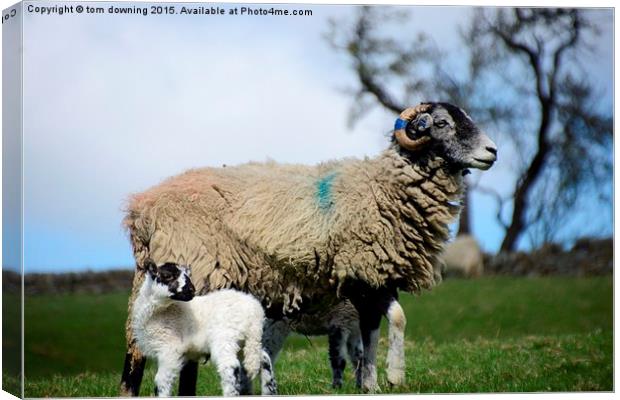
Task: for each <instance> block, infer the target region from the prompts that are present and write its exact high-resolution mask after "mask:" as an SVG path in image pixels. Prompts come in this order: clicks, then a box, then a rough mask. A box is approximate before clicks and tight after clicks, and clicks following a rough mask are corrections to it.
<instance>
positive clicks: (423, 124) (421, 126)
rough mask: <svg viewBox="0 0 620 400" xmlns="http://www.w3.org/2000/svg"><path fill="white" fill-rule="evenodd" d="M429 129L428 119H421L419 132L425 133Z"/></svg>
mask: <svg viewBox="0 0 620 400" xmlns="http://www.w3.org/2000/svg"><path fill="white" fill-rule="evenodd" d="M427 127H428V126H427V125H426V118H420V121H418V130H420V131H423V130H426V128H427Z"/></svg>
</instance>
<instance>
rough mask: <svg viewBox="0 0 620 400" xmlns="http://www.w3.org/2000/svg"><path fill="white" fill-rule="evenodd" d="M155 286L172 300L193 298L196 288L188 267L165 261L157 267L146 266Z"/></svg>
mask: <svg viewBox="0 0 620 400" xmlns="http://www.w3.org/2000/svg"><path fill="white" fill-rule="evenodd" d="M147 268H148V271H149V273H150V274H151V278H152V279H153V280H154V281H155V286H156V287H157V288H158V289H160V290H161V291H162V294H163V293H165V296H166V297H169V298H170V299H172V300H179V301H189V300H191V299H193V298H194V295H195V293H196V289H195V288H194V285H193V284H192V281H191V277H190V276H191V273H190V269H189V268H188V267H185V266H182V265H178V264H175V263H165V264H164V265H161V266H159V267H157V266H154V264H152V265H149V266H147Z"/></svg>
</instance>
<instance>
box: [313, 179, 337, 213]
mask: <svg viewBox="0 0 620 400" xmlns="http://www.w3.org/2000/svg"><path fill="white" fill-rule="evenodd" d="M336 175H337V174H336V173H335V172H332V173H331V174H328V175H325V176H324V177H323V178H321V179H319V180H318V181H317V183H316V198H317V201H318V202H319V207H320V208H322V209H323V210H327V209H329V208H330V207H331V206H332V181H333V180H334V178H335V177H336Z"/></svg>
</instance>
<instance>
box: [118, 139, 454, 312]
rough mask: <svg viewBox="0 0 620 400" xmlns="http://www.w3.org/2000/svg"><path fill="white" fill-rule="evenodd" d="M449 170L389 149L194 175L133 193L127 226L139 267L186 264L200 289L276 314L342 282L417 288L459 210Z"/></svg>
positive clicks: (427, 283) (328, 294)
mask: <svg viewBox="0 0 620 400" xmlns="http://www.w3.org/2000/svg"><path fill="white" fill-rule="evenodd" d="M447 170H448V168H447V166H446V162H445V161H444V160H443V159H442V158H439V157H438V158H433V159H430V160H426V161H424V162H419V163H411V162H409V161H408V160H407V159H406V158H405V157H404V156H403V155H401V154H400V153H399V152H398V150H397V148H396V147H395V146H393V147H391V148H390V149H388V150H386V151H385V152H383V153H382V154H381V155H380V156H379V157H377V158H373V159H365V160H356V159H349V160H343V161H339V162H330V163H324V164H320V165H318V166H316V167H311V166H301V165H280V164H276V163H272V162H268V163H249V164H244V165H240V166H236V167H226V168H204V169H195V170H190V171H188V172H186V173H184V174H181V175H178V176H175V177H173V178H170V179H168V180H166V181H164V182H163V183H161V184H160V185H158V186H156V187H154V188H152V189H150V190H148V191H146V192H143V193H141V194H138V195H135V196H133V198H132V199H131V200H130V203H129V206H128V213H127V216H126V218H125V220H124V223H125V226H126V227H127V228H128V230H129V233H130V236H131V241H132V245H133V249H134V255H135V258H136V261H137V265H138V267H139V268H141V267H142V264H143V262H144V260H145V259H146V257H151V258H152V259H153V260H155V261H156V262H177V263H180V264H186V265H191V268H192V275H193V276H194V278H195V280H194V284H195V286H196V288H197V290H198V291H210V290H214V289H219V288H227V287H235V288H237V289H241V290H246V291H249V292H250V293H252V294H254V295H255V296H257V297H258V298H260V299H262V300H263V301H264V303H265V304H267V305H272V304H273V305H281V306H282V309H283V311H291V310H293V309H297V308H299V307H300V306H301V304H302V302H303V301H306V300H308V299H309V300H311V301H310V302H311V303H312V302H314V301H318V300H319V299H320V300H322V301H325V302H327V301H330V302H334V301H335V299H336V293H337V291H336V288H337V287H339V286H340V285H342V284H343V283H344V282H345V281H346V280H348V279H352V280H361V281H364V282H366V283H368V284H369V285H370V286H371V287H380V286H385V285H388V284H389V285H392V286H394V287H398V288H400V289H402V290H406V291H410V292H417V291H419V290H421V289H422V288H430V287H431V286H432V285H433V284H434V274H433V265H434V264H435V263H436V258H437V254H438V253H439V252H440V251H441V249H442V247H443V243H444V242H445V241H446V240H447V239H448V237H449V229H448V224H449V223H451V222H452V221H453V220H454V218H455V217H456V215H457V214H458V211H459V206H458V205H456V204H455V203H454V202H455V201H458V200H459V199H460V195H461V191H462V189H461V176H460V174H450V173H448V172H447ZM326 177H327V181H326ZM326 182H327V183H326ZM322 184H323V186H321V185H322ZM198 277H200V278H198ZM135 287H136V286H135V285H134V288H135Z"/></svg>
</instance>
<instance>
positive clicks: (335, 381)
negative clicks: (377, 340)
mask: <svg viewBox="0 0 620 400" xmlns="http://www.w3.org/2000/svg"><path fill="white" fill-rule="evenodd" d="M387 317H388V322H389V333H388V336H389V350H388V355H387V378H388V382H389V383H390V384H391V385H400V384H401V383H403V380H404V377H405V370H404V367H405V353H404V333H405V324H406V318H405V314H404V312H403V310H402V307H401V306H400V304H399V303H398V301H394V302H393V303H392V304H391V305H390V307H389V308H388V313H387ZM291 331H293V332H296V333H299V334H302V335H309V336H313V335H328V337H329V339H328V343H329V351H328V354H329V360H330V364H331V368H332V387H334V388H340V387H342V380H343V374H344V369H345V366H346V358H347V357H348V358H349V361H350V362H351V365H352V367H353V369H354V371H355V381H356V386H357V387H361V385H362V370H361V368H359V367H360V362H361V359H362V356H363V346H362V338H361V332H360V327H359V314H358V312H357V310H356V309H355V307H354V306H353V304H352V303H351V302H350V301H349V300H347V299H344V300H342V301H341V302H339V303H337V304H336V305H335V306H334V307H333V308H330V309H328V310H327V311H324V310H321V311H319V312H317V313H315V314H311V315H310V314H302V315H300V316H299V317H298V318H284V319H281V320H269V319H268V320H267V322H266V324H265V329H264V331H263V343H264V347H265V350H266V351H267V353H268V354H269V356H270V357H271V360H272V362H273V363H275V360H276V358H277V356H278V354H279V352H280V350H281V349H282V346H283V344H284V340H285V339H286V337H287V336H288V335H289V334H290V332H291Z"/></svg>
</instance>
